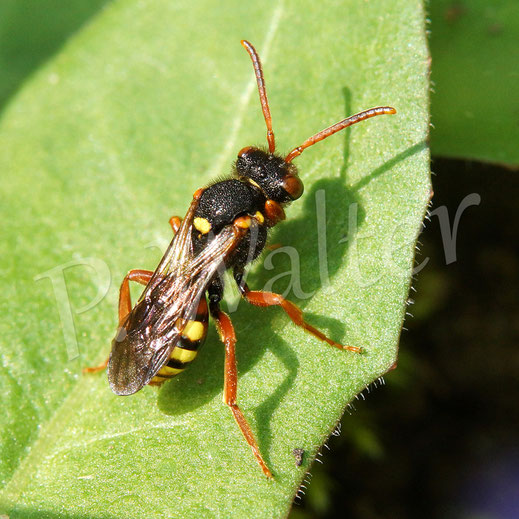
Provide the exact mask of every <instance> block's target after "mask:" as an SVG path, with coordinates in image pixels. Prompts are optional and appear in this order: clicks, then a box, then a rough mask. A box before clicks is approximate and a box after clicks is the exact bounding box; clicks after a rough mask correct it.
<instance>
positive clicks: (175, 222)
mask: <svg viewBox="0 0 519 519" xmlns="http://www.w3.org/2000/svg"><path fill="white" fill-rule="evenodd" d="M169 225H171V228H172V229H173V234H177V232H178V230H179V229H180V226H181V225H182V218H180V216H172V217H171V218H170V219H169Z"/></svg>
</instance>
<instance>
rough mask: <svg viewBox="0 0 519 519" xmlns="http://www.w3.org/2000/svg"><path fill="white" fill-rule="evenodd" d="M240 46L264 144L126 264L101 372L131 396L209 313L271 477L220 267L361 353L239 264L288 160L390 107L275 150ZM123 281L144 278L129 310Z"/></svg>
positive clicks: (165, 365) (279, 208)
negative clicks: (151, 257)
mask: <svg viewBox="0 0 519 519" xmlns="http://www.w3.org/2000/svg"><path fill="white" fill-rule="evenodd" d="M242 45H243V46H244V47H245V49H246V50H247V52H248V53H249V55H250V57H251V59H252V63H253V66H254V72H255V74H256V80H257V84H258V91H259V97H260V102H261V106H262V110H263V116H264V118H265V122H266V125H267V142H268V151H267V150H263V149H260V148H256V147H251V146H248V147H245V148H243V149H242V150H240V151H239V153H238V158H237V160H236V163H235V166H234V175H233V177H232V178H229V179H227V180H220V181H217V182H215V183H213V184H210V185H209V186H206V187H204V188H202V189H198V190H197V191H196V192H195V194H194V196H193V201H192V202H191V205H190V207H189V209H188V211H187V214H186V216H185V217H184V219H183V220H181V219H180V218H178V217H173V218H171V220H170V223H171V226H172V228H173V231H174V233H175V236H174V238H173V240H172V242H171V244H170V246H169V247H168V249H167V251H166V253H165V254H164V257H163V258H162V260H161V262H160V264H159V266H158V267H157V269H156V270H155V272H151V271H146V270H132V271H130V272H129V273H128V274H127V275H126V277H125V278H124V280H123V282H122V285H121V289H120V294H119V330H118V332H117V335H116V337H115V338H114V340H113V342H112V351H111V353H110V357H109V359H108V360H107V364H108V380H109V382H110V387H111V388H112V391H113V392H114V393H116V394H117V395H131V394H133V393H135V392H137V391H139V390H140V389H141V388H142V387H143V386H145V385H147V384H153V385H159V384H161V383H163V382H164V381H165V380H167V379H169V378H171V377H173V376H175V375H177V374H178V373H180V372H181V371H183V370H184V369H185V368H186V366H187V365H188V364H190V363H191V362H192V361H193V360H194V358H195V357H196V354H197V351H198V348H199V347H200V345H201V344H202V342H203V341H204V339H205V337H206V333H207V325H208V314H209V313H210V314H211V316H212V318H213V319H214V320H215V323H216V326H217V328H218V331H219V334H220V337H221V340H222V341H223V343H224V344H225V376H224V391H223V400H224V402H225V403H226V404H227V405H228V406H229V407H230V409H231V411H232V413H233V415H234V418H235V419H236V422H237V423H238V426H239V427H240V430H241V432H242V433H243V436H244V437H245V439H246V440H247V442H248V444H249V445H250V447H251V448H252V451H253V453H254V456H255V457H256V460H257V461H258V463H259V465H260V466H261V468H262V470H263V472H264V474H265V475H266V476H268V477H272V474H271V472H270V470H269V468H268V467H267V465H266V463H265V462H264V460H263V458H262V456H261V453H260V451H259V448H258V445H257V442H256V440H255V438H254V435H253V433H252V430H251V428H250V426H249V424H248V423H247V420H246V419H245V417H244V415H243V413H242V411H241V410H240V408H239V407H238V404H237V403H236V399H237V370H236V358H235V344H236V336H235V333H234V328H233V325H232V323H231V320H230V319H229V316H228V315H227V314H225V313H224V312H223V311H222V310H221V309H220V301H221V299H222V297H223V290H224V285H223V278H222V273H223V272H224V271H225V270H227V269H232V271H233V275H234V279H235V281H236V283H237V285H238V288H239V290H240V293H241V295H242V296H243V297H244V298H245V299H246V300H247V301H248V302H249V303H251V304H253V305H257V306H273V305H278V306H280V307H281V308H282V309H283V310H284V311H285V312H286V313H287V315H288V317H289V318H290V319H291V320H292V321H293V322H294V323H295V324H296V325H298V326H301V327H303V328H304V329H305V330H307V331H308V332H310V333H311V334H313V335H314V336H316V337H317V338H319V339H321V340H323V341H325V342H327V343H328V344H330V345H331V346H335V347H336V348H339V349H341V350H349V351H353V352H359V351H360V348H359V347H355V346H343V345H342V344H339V343H336V342H335V341H332V340H331V339H329V338H328V337H326V335H324V334H323V333H322V332H320V331H319V330H317V329H316V328H314V327H313V326H311V325H310V324H308V323H307V322H306V321H305V320H304V318H303V314H302V312H301V310H300V309H299V308H298V307H297V306H296V305H295V304H293V303H291V302H290V301H287V300H286V299H285V298H284V297H282V296H281V295H279V294H275V293H272V292H262V291H252V290H250V289H249V287H248V286H247V284H246V283H245V278H244V272H245V268H246V266H247V265H248V264H249V263H250V262H251V261H252V260H254V259H255V258H257V257H258V256H259V254H260V253H261V252H262V250H263V249H264V247H265V244H266V240H267V234H268V231H269V230H270V229H271V228H272V227H273V226H274V225H276V224H277V223H278V222H280V221H281V220H284V219H285V212H284V209H283V208H284V207H285V206H286V205H287V204H289V203H290V202H292V201H294V200H297V199H298V198H299V197H300V196H301V195H302V194H303V183H302V181H301V179H300V178H299V176H298V172H297V168H296V166H295V165H294V164H293V163H292V161H293V160H294V159H295V158H296V157H297V156H299V155H300V154H301V153H302V152H303V150H305V149H306V148H308V147H309V146H312V145H313V144H315V143H316V142H318V141H320V140H322V139H325V138H326V137H329V136H330V135H332V134H334V133H336V132H338V131H340V130H342V129H343V128H346V127H348V126H351V125H352V124H355V123H357V122H360V121H363V120H365V119H368V118H370V117H374V116H377V115H382V114H394V113H396V111H395V109H394V108H391V107H388V106H384V107H377V108H371V109H370V110H366V111H363V112H360V113H358V114H356V115H352V116H351V117H348V118H347V119H344V120H342V121H340V122H338V123H336V124H334V125H333V126H330V127H329V128H327V129H325V130H323V131H321V132H319V133H317V134H315V135H313V136H312V137H310V138H308V139H307V140H306V141H304V142H303V144H301V145H300V146H297V147H296V148H294V149H293V150H292V151H291V152H290V153H289V154H288V155H287V156H286V157H282V156H280V155H277V154H276V153H275V141H274V132H273V131H272V119H271V116H270V109H269V104H268V100H267V94H266V90H265V81H264V79H263V71H262V67H261V62H260V59H259V56H258V54H257V52H256V50H255V49H254V47H253V46H252V45H251V44H250V43H249V42H247V41H242ZM130 281H135V282H138V283H141V284H143V285H146V288H145V289H144V292H143V293H142V295H141V297H140V298H139V301H138V302H137V304H136V305H135V307H133V309H132V303H131V299H130V290H129V282H130ZM206 294H207V298H208V300H209V304H208V303H207V299H206ZM105 365H106V364H105ZM96 369H97V368H93V369H90V371H93V370H96Z"/></svg>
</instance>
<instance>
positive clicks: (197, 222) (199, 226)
mask: <svg viewBox="0 0 519 519" xmlns="http://www.w3.org/2000/svg"><path fill="white" fill-rule="evenodd" d="M193 225H194V227H195V229H196V230H197V231H199V232H200V233H202V234H207V233H208V232H209V231H210V230H211V223H210V222H209V220H207V219H205V218H200V217H199V216H198V217H196V218H195V219H194V220H193Z"/></svg>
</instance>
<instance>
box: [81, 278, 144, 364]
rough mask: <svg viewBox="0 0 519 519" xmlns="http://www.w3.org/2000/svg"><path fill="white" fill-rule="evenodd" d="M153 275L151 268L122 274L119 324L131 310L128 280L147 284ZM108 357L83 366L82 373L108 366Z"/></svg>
mask: <svg viewBox="0 0 519 519" xmlns="http://www.w3.org/2000/svg"><path fill="white" fill-rule="evenodd" d="M151 276H153V272H152V271H151V270H137V269H136V270H130V272H128V274H126V276H124V279H123V282H122V283H121V288H120V289H119V326H120V325H121V323H122V322H123V320H124V318H125V317H126V316H127V315H128V314H129V313H130V312H131V310H132V299H131V296H130V281H135V282H137V283H140V284H141V285H147V284H148V282H149V280H150V279H151ZM108 358H109V357H107V358H106V360H105V361H104V362H102V363H101V364H99V366H93V367H90V368H83V373H97V372H98V371H103V370H104V369H106V366H108Z"/></svg>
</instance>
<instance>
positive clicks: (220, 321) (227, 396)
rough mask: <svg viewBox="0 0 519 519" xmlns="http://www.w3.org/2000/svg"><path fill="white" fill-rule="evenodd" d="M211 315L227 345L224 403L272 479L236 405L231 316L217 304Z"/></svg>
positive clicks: (235, 372) (213, 307) (264, 470)
mask: <svg viewBox="0 0 519 519" xmlns="http://www.w3.org/2000/svg"><path fill="white" fill-rule="evenodd" d="M210 309H211V315H212V316H213V318H214V319H215V321H216V327H217V329H218V333H219V335H220V339H221V340H222V342H223V343H224V345H225V375H224V377H225V378H224V386H223V402H224V404H227V405H228V406H229V408H230V409H231V411H232V414H233V416H234V419H235V420H236V423H237V424H238V427H239V428H240V430H241V432H242V434H243V436H244V438H245V440H246V441H247V443H248V444H249V445H250V448H251V449H252V453H253V454H254V457H255V458H256V460H257V462H258V463H259V465H260V467H261V470H263V473H264V474H265V476H267V477H269V478H272V473H271V472H270V470H269V468H268V467H267V464H266V463H265V461H264V460H263V458H262V457H261V453H260V450H259V447H258V443H257V442H256V439H255V438H254V434H253V432H252V430H251V428H250V425H249V424H248V422H247V419H246V418H245V416H244V415H243V413H242V411H241V409H240V408H239V407H238V404H237V403H236V397H237V388H238V372H237V370H236V355H235V345H236V334H235V333H234V327H233V325H232V322H231V319H230V318H229V316H228V315H227V314H226V313H225V312H222V311H221V310H220V307H219V305H218V303H217V302H214V301H211V302H210Z"/></svg>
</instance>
